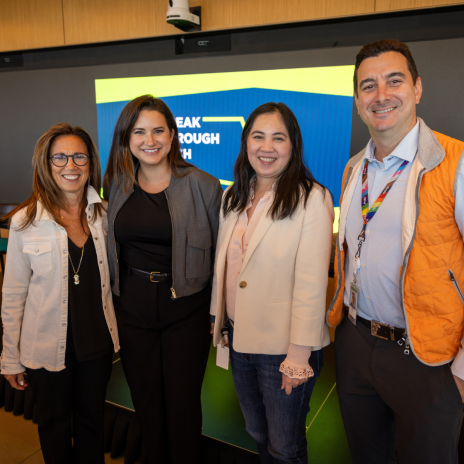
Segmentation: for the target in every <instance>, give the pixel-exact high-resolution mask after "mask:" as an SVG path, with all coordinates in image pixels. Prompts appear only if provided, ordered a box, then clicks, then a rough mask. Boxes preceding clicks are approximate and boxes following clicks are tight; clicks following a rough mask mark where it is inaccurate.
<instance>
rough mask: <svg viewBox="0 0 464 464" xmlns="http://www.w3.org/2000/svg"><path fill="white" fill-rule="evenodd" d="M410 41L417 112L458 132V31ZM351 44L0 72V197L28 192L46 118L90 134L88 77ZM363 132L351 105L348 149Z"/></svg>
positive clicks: (347, 56) (195, 68)
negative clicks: (454, 35) (418, 87)
mask: <svg viewBox="0 0 464 464" xmlns="http://www.w3.org/2000/svg"><path fill="white" fill-rule="evenodd" d="M410 48H411V50H412V53H413V55H414V57H415V60H416V63H417V66H418V69H419V74H420V76H421V77H422V82H423V87H424V95H423V98H422V102H421V104H420V105H419V108H418V113H419V116H421V117H423V118H424V119H425V121H426V122H427V124H428V125H429V126H431V127H432V128H433V129H434V130H437V131H439V132H443V133H445V134H447V135H450V136H452V137H455V138H459V139H464V90H463V88H462V83H463V82H464V64H463V63H464V39H451V40H435V41H428V42H413V43H411V44H410ZM358 50H359V47H358V46H356V47H333V48H323V49H313V50H299V51H281V52H273V53H259V54H247V55H233V56H220V55H217V56H207V57H189V58H187V57H179V58H178V59H175V60H172V59H171V60H164V61H163V60H158V61H151V62H139V63H130V64H115V65H102V66H88V67H69V68H57V69H44V70H21V71H10V72H3V73H0V203H20V202H22V201H23V200H24V199H25V198H26V197H27V196H28V194H29V192H30V189H31V180H32V170H31V157H32V153H33V149H34V144H35V142H36V141H37V139H38V138H39V137H40V135H41V134H42V133H44V132H45V131H46V130H47V129H49V128H50V127H51V126H52V125H54V124H56V123H58V122H61V121H67V122H69V123H70V124H71V125H73V126H75V125H79V126H82V127H83V128H85V129H86V130H87V131H89V133H90V134H91V136H92V137H93V138H94V140H95V142H98V138H97V114H96V104H95V87H94V81H95V79H105V78H115V77H137V76H153V75H174V74H194V73H205V72H227V71H248V70H263V69H280V68H295V67H311V66H335V65H348V64H353V62H354V57H355V55H356V53H357V51H358ZM368 138H369V134H368V132H367V130H366V128H365V127H364V125H363V124H362V122H361V121H360V120H359V117H358V116H357V114H356V111H355V109H354V110H353V129H352V147H351V148H352V149H351V151H352V154H355V153H356V152H357V151H359V150H360V149H361V148H362V147H363V146H364V145H365V144H366V142H367V140H368Z"/></svg>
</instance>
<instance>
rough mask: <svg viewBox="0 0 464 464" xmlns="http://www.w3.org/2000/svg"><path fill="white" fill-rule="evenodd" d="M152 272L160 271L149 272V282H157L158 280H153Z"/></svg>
mask: <svg viewBox="0 0 464 464" xmlns="http://www.w3.org/2000/svg"><path fill="white" fill-rule="evenodd" d="M153 274H160V273H159V272H150V282H159V280H153ZM155 277H156V276H155Z"/></svg>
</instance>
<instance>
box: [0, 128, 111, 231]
mask: <svg viewBox="0 0 464 464" xmlns="http://www.w3.org/2000/svg"><path fill="white" fill-rule="evenodd" d="M72 135H74V136H75V137H79V138H80V139H81V140H82V141H83V142H84V143H85V146H86V147H87V153H86V154H87V155H90V160H89V163H90V185H91V186H92V187H93V188H94V189H95V190H96V191H97V192H98V193H100V190H101V168H100V158H99V156H98V150H97V148H96V146H95V144H94V143H93V141H92V138H91V137H90V135H89V134H88V133H87V132H86V131H85V130H84V129H82V128H81V127H72V126H70V125H69V124H68V123H66V122H61V123H59V124H56V125H55V126H53V127H51V128H50V129H49V130H48V131H47V132H45V134H43V135H42V136H41V137H40V139H39V140H38V141H37V144H36V146H35V149H34V155H33V157H32V170H33V172H32V194H31V196H30V197H29V198H28V199H27V200H26V201H25V202H23V203H21V204H20V205H19V206H17V207H16V208H15V209H14V210H13V211H11V212H9V213H8V214H6V215H5V216H3V217H2V221H3V220H10V221H11V218H12V217H13V216H14V215H15V214H16V213H17V212H18V211H20V210H22V209H24V208H26V212H25V213H26V214H25V217H24V220H23V221H22V222H21V223H20V224H19V230H24V229H26V228H27V227H29V225H32V224H33V223H34V220H35V218H36V214H37V202H39V201H40V203H41V204H42V206H43V207H44V208H45V210H46V211H48V213H49V214H50V215H51V216H52V217H53V219H54V220H55V222H57V223H58V224H60V225H63V224H62V222H61V218H60V216H59V214H58V213H59V210H60V209H63V210H66V200H65V196H64V193H63V191H62V190H61V188H60V187H59V186H58V185H57V184H56V182H55V179H53V175H52V168H51V165H50V163H51V161H50V160H49V158H48V157H49V155H50V149H51V146H52V144H53V142H54V141H55V140H56V139H57V138H58V137H64V136H72ZM86 207H87V188H84V191H83V193H82V198H81V201H80V206H79V214H80V218H81V224H82V227H83V229H84V230H85V227H84V223H85V222H84V220H85V208H86ZM96 214H98V215H101V214H102V205H101V204H100V203H97V204H95V208H94V217H95V215H96Z"/></svg>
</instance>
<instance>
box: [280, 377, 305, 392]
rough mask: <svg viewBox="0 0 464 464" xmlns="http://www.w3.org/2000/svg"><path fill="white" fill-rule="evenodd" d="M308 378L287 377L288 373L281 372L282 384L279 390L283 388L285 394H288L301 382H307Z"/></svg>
mask: <svg viewBox="0 0 464 464" xmlns="http://www.w3.org/2000/svg"><path fill="white" fill-rule="evenodd" d="M307 381H308V379H307V378H306V379H291V378H290V377H288V375H285V374H282V386H281V387H280V388H281V390H283V389H284V388H285V393H286V394H287V395H290V394H291V393H292V390H293V389H294V388H296V387H298V385H301V384H302V383H305V382H307Z"/></svg>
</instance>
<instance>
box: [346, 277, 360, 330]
mask: <svg viewBox="0 0 464 464" xmlns="http://www.w3.org/2000/svg"><path fill="white" fill-rule="evenodd" d="M357 307H358V287H357V286H356V284H355V283H353V282H352V283H351V285H350V304H349V306H348V317H349V319H350V321H351V322H352V323H353V324H354V325H356V308H357Z"/></svg>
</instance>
